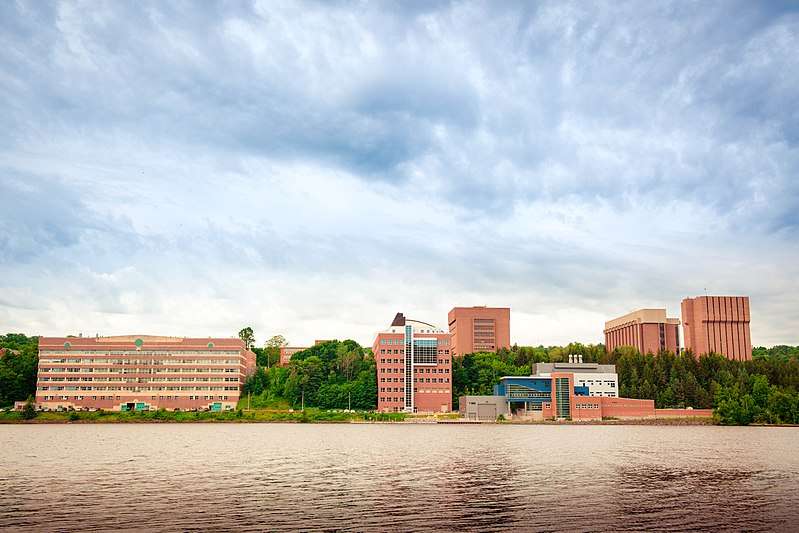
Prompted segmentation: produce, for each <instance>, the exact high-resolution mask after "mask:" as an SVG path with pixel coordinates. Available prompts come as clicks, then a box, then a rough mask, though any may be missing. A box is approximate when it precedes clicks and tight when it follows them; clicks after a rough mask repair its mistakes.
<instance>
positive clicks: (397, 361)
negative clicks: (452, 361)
mask: <svg viewBox="0 0 799 533" xmlns="http://www.w3.org/2000/svg"><path fill="white" fill-rule="evenodd" d="M404 362H405V359H404V358H403V359H390V358H382V357H381V358H380V363H381V364H384V365H385V364H388V365H390V364H391V363H394V364H397V365H399V364H403V363H404ZM417 362H418V361H417ZM439 364H442V365H448V364H449V359H442V360H441V361H439Z"/></svg>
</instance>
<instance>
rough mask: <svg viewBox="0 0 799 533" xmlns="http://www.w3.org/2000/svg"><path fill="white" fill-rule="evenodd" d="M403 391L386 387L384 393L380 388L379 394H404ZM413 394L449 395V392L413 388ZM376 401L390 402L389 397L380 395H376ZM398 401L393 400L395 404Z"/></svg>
mask: <svg viewBox="0 0 799 533" xmlns="http://www.w3.org/2000/svg"><path fill="white" fill-rule="evenodd" d="M392 389H393V391H392ZM404 391H405V389H404V388H402V387H386V388H385V391H384V390H383V389H382V388H381V389H380V392H387V393H391V392H404ZM413 392H414V393H417V394H419V393H421V394H449V393H450V390H449V389H418V388H416V387H414V388H413ZM378 399H379V400H380V401H381V402H390V401H392V400H391V397H390V396H382V395H380V394H378ZM401 399H402V398H400V400H401ZM400 400H393V401H395V402H396V401H400Z"/></svg>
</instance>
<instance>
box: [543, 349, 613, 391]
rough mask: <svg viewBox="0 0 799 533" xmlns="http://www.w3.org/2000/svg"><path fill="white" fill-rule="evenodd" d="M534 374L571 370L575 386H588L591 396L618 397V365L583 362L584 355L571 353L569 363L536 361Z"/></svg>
mask: <svg viewBox="0 0 799 533" xmlns="http://www.w3.org/2000/svg"><path fill="white" fill-rule="evenodd" d="M533 370H534V372H533V375H534V376H542V377H551V375H552V372H571V373H573V374H574V386H575V387H588V395H589V396H606V397H608V398H618V396H619V375H618V374H616V365H600V364H599V363H583V362H582V356H578V355H570V356H569V362H568V363H536V364H535V368H534V369H533Z"/></svg>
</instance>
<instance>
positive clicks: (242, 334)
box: [239, 326, 255, 350]
mask: <svg viewBox="0 0 799 533" xmlns="http://www.w3.org/2000/svg"><path fill="white" fill-rule="evenodd" d="M239 338H240V339H241V340H243V341H244V345H245V346H246V347H247V349H248V350H249V349H250V348H252V347H253V346H254V345H255V333H253V330H252V328H251V327H250V326H247V327H246V328H243V329H242V330H241V331H239Z"/></svg>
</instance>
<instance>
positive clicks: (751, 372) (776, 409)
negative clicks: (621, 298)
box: [0, 328, 799, 424]
mask: <svg viewBox="0 0 799 533" xmlns="http://www.w3.org/2000/svg"><path fill="white" fill-rule="evenodd" d="M239 336H240V337H242V339H243V340H244V341H245V343H246V344H247V345H248V347H250V349H252V350H253V351H254V352H255V353H256V357H257V370H256V371H255V373H254V374H253V375H252V376H250V377H249V378H248V379H247V381H246V382H245V384H244V389H243V393H244V395H248V394H249V396H250V401H251V406H252V407H274V408H285V407H293V408H300V407H302V406H303V405H304V406H305V407H319V408H323V409H346V408H348V407H351V408H352V409H362V410H371V409H375V408H376V407H377V376H376V367H375V360H374V356H373V354H372V352H371V350H370V349H368V348H363V347H361V346H360V345H359V344H358V343H357V342H355V341H352V340H345V341H330V342H325V343H322V344H319V345H316V346H313V347H310V348H308V349H306V350H304V351H301V352H298V353H296V354H294V355H293V356H292V359H291V362H290V363H289V364H288V366H285V367H281V366H277V364H278V361H279V354H280V347H281V346H285V345H286V340H285V339H284V338H283V337H282V336H280V335H276V336H273V337H271V338H270V339H269V340H267V341H266V342H265V343H264V347H263V348H259V347H256V346H255V336H254V333H253V331H252V329H251V328H244V329H242V330H241V332H239ZM752 353H753V359H752V360H751V361H731V360H728V359H727V358H725V357H723V356H721V355H717V354H709V355H703V356H701V357H698V358H695V357H693V356H692V355H691V354H690V353H683V354H680V355H675V354H672V353H670V352H662V353H659V354H641V353H639V352H638V351H637V350H635V349H634V348H631V347H620V348H617V349H615V350H613V351H612V352H610V353H607V352H606V351H605V347H604V346H603V345H602V344H581V343H571V344H568V345H566V346H549V347H545V346H517V345H514V346H513V347H512V348H510V349H502V350H499V351H498V352H497V353H474V354H468V355H465V356H463V357H459V358H453V360H452V375H453V406H454V408H455V409H457V402H458V398H459V397H460V396H462V395H466V394H493V388H494V385H495V384H496V383H497V382H498V379H499V378H500V377H502V376H507V375H530V374H531V373H532V371H533V365H534V364H535V363H539V362H564V361H567V360H568V356H569V354H579V355H582V358H583V361H584V362H597V363H604V364H615V365H616V371H617V373H618V375H619V395H620V396H622V397H626V398H646V399H652V400H654V401H655V405H656V407H658V408H665V407H694V408H714V409H715V410H716V415H717V417H718V419H719V421H720V422H721V423H729V424H748V423H753V422H766V423H799V394H798V393H797V391H798V390H799V346H785V345H779V346H774V347H772V348H763V347H756V348H754V349H753V350H752ZM37 365H38V337H27V336H25V335H23V334H19V333H9V334H6V335H2V336H0V407H7V406H9V405H12V404H13V403H14V401H24V400H26V399H28V398H30V397H32V396H34V395H35V393H36V370H37Z"/></svg>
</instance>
